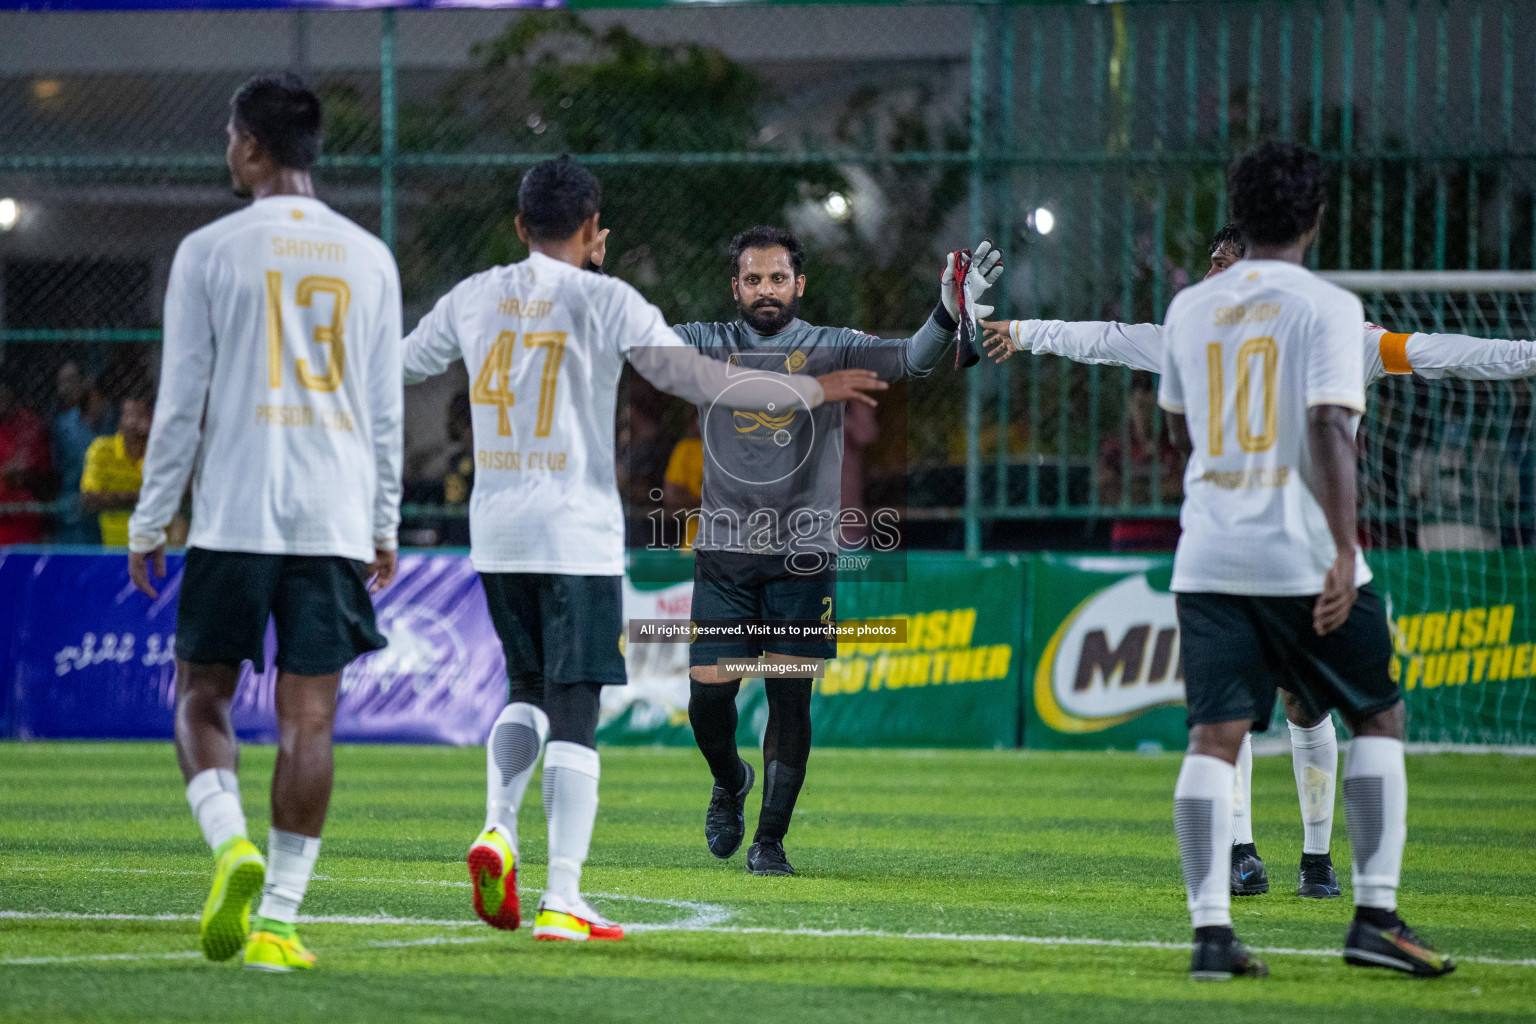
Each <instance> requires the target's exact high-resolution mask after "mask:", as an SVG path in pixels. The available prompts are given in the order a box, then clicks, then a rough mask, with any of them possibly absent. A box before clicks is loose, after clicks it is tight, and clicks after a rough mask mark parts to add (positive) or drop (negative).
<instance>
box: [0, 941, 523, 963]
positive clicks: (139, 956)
mask: <svg viewBox="0 0 1536 1024" xmlns="http://www.w3.org/2000/svg"><path fill="white" fill-rule="evenodd" d="M493 938H494V936H490V935H485V936H477V937H474V938H461V937H457V936H449V935H434V936H431V937H430V938H425V939H405V940H397V941H386V942H368V943H364V944H363V945H361V946H333V947H331V949H332V950H343V949H406V948H408V947H410V946H457V945H465V944H468V943H474V942H490V941H492V939H493ZM202 957H203V954H201V953H88V954H83V955H80V956H17V957H11V958H9V959H0V967H34V966H38V965H45V966H47V965H53V964H85V963H112V962H114V961H118V962H120V961H125V960H127V961H132V960H201V959H202Z"/></svg>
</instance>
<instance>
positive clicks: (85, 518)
mask: <svg viewBox="0 0 1536 1024" xmlns="http://www.w3.org/2000/svg"><path fill="white" fill-rule="evenodd" d="M55 389H56V394H57V395H58V399H59V410H60V411H59V413H58V414H57V415H55V416H54V418H53V466H54V469H55V470H56V471H57V472H58V474H59V503H58V512H57V520H56V525H55V528H54V531H53V541H54V543H55V544H100V543H101V532H100V530H99V529H98V528H97V525H96V517H95V516H90V515H87V514H86V513H85V512H84V510H83V509H82V508H81V507H80V476H81V474H82V473H84V472H85V453H86V449H88V448H90V446H91V442H92V441H95V440H96V439H97V438H98V437H101V436H103V435H107V434H111V433H112V432H113V430H114V426H115V425H114V424H113V422H112V420H113V417H112V407H111V405H109V404H108V402H107V400H106V399H105V398H103V397H102V395H101V392H100V391H98V390H97V389H96V382H95V380H93V379H92V378H90V377H87V376H86V375H85V374H84V373H82V372H80V367H79V366H78V365H77V364H76V363H75V362H74V361H73V360H71V361H70V362H67V363H65V364H64V365H63V366H61V367H59V373H58V377H57V378H56V383H55Z"/></svg>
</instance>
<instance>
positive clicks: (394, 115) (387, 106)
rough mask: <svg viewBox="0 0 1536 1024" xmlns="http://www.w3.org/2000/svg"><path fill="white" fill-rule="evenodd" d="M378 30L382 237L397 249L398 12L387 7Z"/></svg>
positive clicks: (380, 213)
mask: <svg viewBox="0 0 1536 1024" xmlns="http://www.w3.org/2000/svg"><path fill="white" fill-rule="evenodd" d="M381 19H382V22H381V24H380V27H379V135H380V138H379V237H380V238H382V239H384V244H385V245H387V246H389V247H390V249H391V250H393V249H394V248H395V150H396V149H397V144H396V137H395V131H396V128H397V126H398V117H399V113H400V111H399V108H398V106H397V104H396V102H395V11H394V8H391V7H386V8H385V9H384V10H383V12H382V13H381Z"/></svg>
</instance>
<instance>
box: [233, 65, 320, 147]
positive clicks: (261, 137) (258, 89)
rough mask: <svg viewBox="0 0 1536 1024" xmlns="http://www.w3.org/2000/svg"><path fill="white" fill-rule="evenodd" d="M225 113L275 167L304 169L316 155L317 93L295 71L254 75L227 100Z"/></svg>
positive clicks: (317, 130)
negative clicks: (227, 110)
mask: <svg viewBox="0 0 1536 1024" xmlns="http://www.w3.org/2000/svg"><path fill="white" fill-rule="evenodd" d="M229 113H230V117H231V118H232V119H233V120H234V122H235V127H236V128H238V129H239V130H240V131H242V132H245V133H246V134H247V135H249V136H251V137H252V138H254V139H255V140H256V141H257V142H259V143H261V148H262V149H265V150H266V151H267V154H268V155H269V156H271V157H272V159H273V161H274V162H275V163H276V164H277V165H278V166H279V167H288V168H291V169H293V170H296V171H307V170H309V169H310V168H311V167H313V166H314V163H315V161H316V160H318V159H320V146H321V143H322V142H323V141H324V133H323V132H322V130H321V125H320V97H319V96H317V95H315V92H314V90H312V89H311V88H310V87H309V86H307V85H305V84H304V80H303V79H302V78H300V77H299V76H298V75H295V74H293V73H292V72H288V71H285V72H283V73H281V74H277V75H258V76H256V77H255V78H253V79H251V80H250V81H249V82H246V83H245V84H244V85H242V86H241V87H240V89H239V91H238V92H236V93H235V95H234V98H233V99H231V100H230V101H229Z"/></svg>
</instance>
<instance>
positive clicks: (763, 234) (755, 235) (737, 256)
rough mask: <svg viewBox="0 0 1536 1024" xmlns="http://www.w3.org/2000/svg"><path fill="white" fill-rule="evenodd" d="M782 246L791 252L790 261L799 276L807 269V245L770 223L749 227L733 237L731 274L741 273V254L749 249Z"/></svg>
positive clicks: (733, 275) (737, 274)
mask: <svg viewBox="0 0 1536 1024" xmlns="http://www.w3.org/2000/svg"><path fill="white" fill-rule="evenodd" d="M775 247H782V248H783V249H784V250H785V251H786V252H788V253H789V262H790V265H792V266H793V267H794V268H795V276H796V277H799V276H800V274H801V273H803V272H804V270H805V246H803V245H801V244H800V239H798V238H796V237H795V236H794V235H792V234H790V233H789V232H788V231H785V230H784V229H783V228H776V227H773V226H772V225H770V224H759V225H758V226H757V227H755V228H747V230H745V231H743V232H742V233H741V234H739V235H737V236H736V237H735V238H733V239H731V276H732V277H737V276H739V275H740V274H741V254H742V253H744V252H746V251H747V250H748V249H772V248H775Z"/></svg>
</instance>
